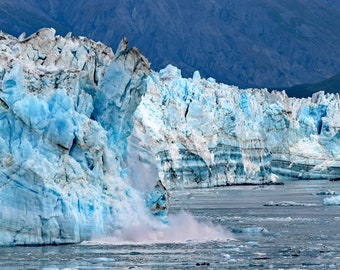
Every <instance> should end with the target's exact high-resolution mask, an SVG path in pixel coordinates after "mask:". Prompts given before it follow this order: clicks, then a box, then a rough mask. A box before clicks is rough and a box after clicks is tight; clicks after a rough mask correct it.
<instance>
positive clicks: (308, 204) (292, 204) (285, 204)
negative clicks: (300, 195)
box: [263, 201, 316, 206]
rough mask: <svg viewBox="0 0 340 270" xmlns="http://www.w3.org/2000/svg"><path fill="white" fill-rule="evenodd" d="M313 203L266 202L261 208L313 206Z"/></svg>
mask: <svg viewBox="0 0 340 270" xmlns="http://www.w3.org/2000/svg"><path fill="white" fill-rule="evenodd" d="M315 205H316V204H315V203H300V202H291V201H283V202H273V201H271V202H266V203H264V204H263V206H315Z"/></svg>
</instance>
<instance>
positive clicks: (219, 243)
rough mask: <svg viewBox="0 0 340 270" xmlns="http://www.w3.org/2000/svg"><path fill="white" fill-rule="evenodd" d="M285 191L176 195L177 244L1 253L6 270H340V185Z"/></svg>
mask: <svg viewBox="0 0 340 270" xmlns="http://www.w3.org/2000/svg"><path fill="white" fill-rule="evenodd" d="M284 183H285V184H284V185H275V186H231V187H220V188H211V189H185V190H181V191H173V192H171V210H170V215H174V216H176V215H177V222H178V220H181V219H182V221H183V224H182V225H181V226H177V227H176V226H175V229H176V230H179V231H181V233H182V234H179V235H181V236H180V237H182V238H183V239H180V238H175V239H176V240H174V242H171V241H168V242H166V241H165V242H164V241H163V242H162V241H160V242H159V241H158V242H156V241H155V242H156V243H153V242H152V241H151V242H150V241H149V242H144V243H143V242H138V241H136V242H134V243H133V242H131V243H126V242H124V241H122V242H121V243H119V242H118V243H113V242H112V243H109V242H103V243H101V242H98V241H93V242H91V241H90V242H86V243H82V244H79V245H62V246H42V247H0V269H1V270H9V269H11V270H14V269H15V270H17V269H45V270H46V269H50V270H51V269H55V270H56V269H340V206H326V205H324V204H323V199H324V198H326V197H331V195H327V193H336V194H340V182H329V181H286V182H284ZM183 211H185V212H183ZM179 213H182V214H179ZM188 217H190V218H188ZM192 220H195V223H194V226H193V224H192ZM200 226H201V228H200ZM194 230H197V231H198V232H199V233H200V234H205V235H204V237H203V238H204V239H201V240H197V239H196V240H195V239H194V240H190V239H186V237H185V235H189V236H190V235H191V233H192V232H193V231H194ZM216 231H218V232H221V231H223V233H222V235H219V236H218V237H217V238H216V234H214V233H213V232H216ZM167 233H169V234H172V233H174V234H176V232H174V231H173V232H172V233H171V231H167ZM209 233H211V234H212V237H211V238H209ZM193 235H194V234H193ZM189 238H190V237H189ZM166 239H171V237H168V238H166Z"/></svg>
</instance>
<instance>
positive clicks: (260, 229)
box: [231, 227, 269, 234]
mask: <svg viewBox="0 0 340 270" xmlns="http://www.w3.org/2000/svg"><path fill="white" fill-rule="evenodd" d="M231 231H232V232H233V233H250V234H257V233H269V231H268V230H267V229H265V228H263V227H249V228H233V229H232V230H231Z"/></svg>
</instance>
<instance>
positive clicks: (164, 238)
mask: <svg viewBox="0 0 340 270" xmlns="http://www.w3.org/2000/svg"><path fill="white" fill-rule="evenodd" d="M168 220H169V223H168V224H166V225H165V224H163V225H162V226H159V227H158V228H151V227H150V226H148V225H136V226H133V225H132V226H129V227H126V228H123V229H122V230H119V231H117V232H116V233H115V234H114V235H111V236H106V237H103V238H98V239H93V240H91V241H86V242H83V243H82V244H85V245H125V244H129V245H133V244H156V243H186V242H206V241H226V240H229V239H231V238H232V237H230V236H228V235H227V234H226V233H225V232H224V231H223V229H222V227H220V226H216V225H214V224H212V223H208V222H204V223H203V222H198V221H197V220H195V218H194V217H193V216H192V215H191V214H190V213H188V212H184V211H181V212H179V213H177V214H172V215H169V217H168Z"/></svg>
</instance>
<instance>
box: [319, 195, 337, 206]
mask: <svg viewBox="0 0 340 270" xmlns="http://www.w3.org/2000/svg"><path fill="white" fill-rule="evenodd" d="M323 204H324V205H340V195H338V196H333V197H329V198H325V199H324V200H323Z"/></svg>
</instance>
